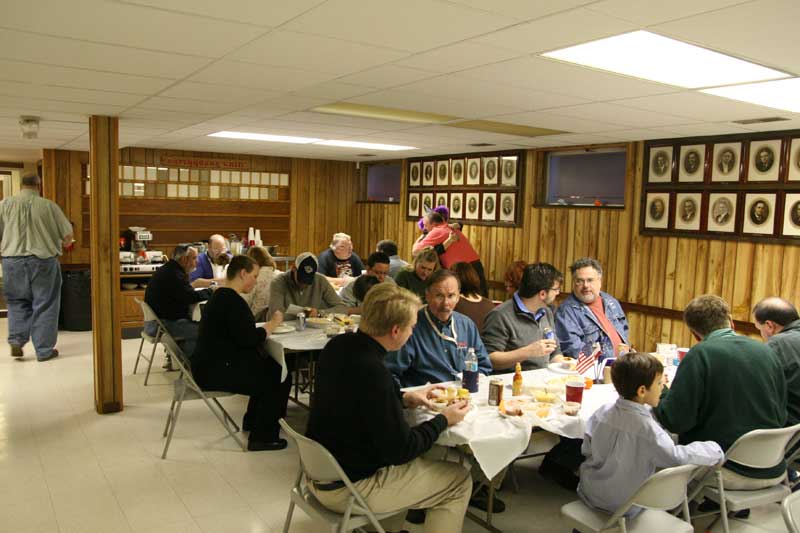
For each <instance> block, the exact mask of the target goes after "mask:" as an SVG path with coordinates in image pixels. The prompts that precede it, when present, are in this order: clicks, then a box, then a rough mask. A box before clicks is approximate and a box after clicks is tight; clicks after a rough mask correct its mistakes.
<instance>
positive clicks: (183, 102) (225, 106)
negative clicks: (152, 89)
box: [136, 96, 241, 115]
mask: <svg viewBox="0 0 800 533" xmlns="http://www.w3.org/2000/svg"><path fill="white" fill-rule="evenodd" d="M239 107H241V106H240V105H239V104H232V103H225V102H208V101H204V100H189V99H186V98H167V97H164V96H153V97H152V98H148V99H147V100H145V101H144V102H141V103H140V104H139V105H137V106H136V109H158V110H165V111H179V112H185V113H198V114H203V115H219V114H222V113H229V112H231V111H233V110H234V109H238V108H239Z"/></svg>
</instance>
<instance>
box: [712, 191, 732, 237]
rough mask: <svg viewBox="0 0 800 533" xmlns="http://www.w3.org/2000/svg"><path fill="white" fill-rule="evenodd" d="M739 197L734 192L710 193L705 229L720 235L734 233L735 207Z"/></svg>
mask: <svg viewBox="0 0 800 533" xmlns="http://www.w3.org/2000/svg"><path fill="white" fill-rule="evenodd" d="M738 199H739V196H738V194H736V193H735V192H720V193H711V194H709V195H708V203H707V207H706V208H707V209H708V217H706V229H707V230H708V231H716V232H720V233H733V232H734V231H736V206H737V203H738Z"/></svg>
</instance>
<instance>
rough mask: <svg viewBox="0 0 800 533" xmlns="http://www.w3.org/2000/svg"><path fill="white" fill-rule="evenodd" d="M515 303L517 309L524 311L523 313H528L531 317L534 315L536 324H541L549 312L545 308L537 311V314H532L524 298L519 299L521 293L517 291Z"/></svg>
mask: <svg viewBox="0 0 800 533" xmlns="http://www.w3.org/2000/svg"><path fill="white" fill-rule="evenodd" d="M514 301H515V302H516V303H517V307H518V308H519V310H520V311H522V312H523V313H528V314H529V315H532V316H533V319H534V320H535V321H536V322H539V321H540V320H541V319H542V317H543V316H544V315H545V314H547V311H546V310H545V308H544V307H540V308H539V310H538V311H536V312H535V313H534V312H532V311H531V310H530V309H528V307H527V306H526V305H525V304H524V303H523V301H522V298H520V297H519V291H516V292H515V293H514Z"/></svg>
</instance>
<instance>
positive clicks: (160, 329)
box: [133, 298, 183, 386]
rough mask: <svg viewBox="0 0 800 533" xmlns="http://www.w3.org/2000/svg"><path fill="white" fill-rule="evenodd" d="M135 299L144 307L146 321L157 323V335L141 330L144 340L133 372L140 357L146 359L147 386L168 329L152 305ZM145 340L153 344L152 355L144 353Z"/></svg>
mask: <svg viewBox="0 0 800 533" xmlns="http://www.w3.org/2000/svg"><path fill="white" fill-rule="evenodd" d="M134 300H136V303H137V304H139V306H140V307H141V308H142V315H144V321H145V322H156V324H157V327H156V334H155V335H148V334H147V333H146V332H145V328H142V332H141V337H142V342H140V343H139V352H138V353H137V354H136V363H134V365H133V373H134V374H136V370H137V369H138V368H139V359H144V360H145V361H147V373H146V374H145V376H144V384H145V386H147V381H148V380H149V379H150V369H151V368H152V367H153V358H154V357H155V355H156V348H157V347H158V343H160V342H161V336H162V335H163V334H164V332H165V331H166V329H164V326H163V324H162V323H161V321H160V320H159V319H158V316H156V313H155V311H153V308H152V307H150V306H149V305H147V303H146V302H144V301H142V300H140V299H138V298H134ZM175 340H177V341H181V340H183V339H180V338H177V339H175ZM145 341H147V342H149V343H150V344H152V345H153V350H152V351H151V352H150V357H147V356H146V355H144V354H143V353H142V349H143V348H144V343H145ZM165 351H166V349H165ZM168 357H169V355H168Z"/></svg>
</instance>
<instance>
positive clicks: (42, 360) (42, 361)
mask: <svg viewBox="0 0 800 533" xmlns="http://www.w3.org/2000/svg"><path fill="white" fill-rule="evenodd" d="M56 357H58V350H56V349H55V348H53V351H52V352H50V355H46V356H44V357H38V356H37V357H36V360H37V361H39V362H40V363H44V362H45V361H49V360H50V359H55V358H56Z"/></svg>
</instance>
